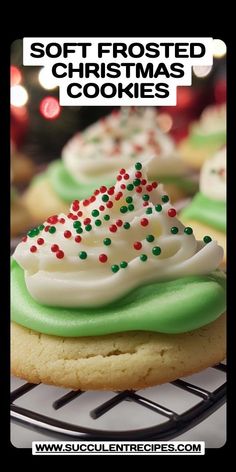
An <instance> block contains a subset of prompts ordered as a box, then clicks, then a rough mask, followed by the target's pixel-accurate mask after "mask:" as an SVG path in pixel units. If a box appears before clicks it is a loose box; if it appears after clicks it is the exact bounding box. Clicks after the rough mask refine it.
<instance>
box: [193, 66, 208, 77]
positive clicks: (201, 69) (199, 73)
mask: <svg viewBox="0 0 236 472" xmlns="http://www.w3.org/2000/svg"><path fill="white" fill-rule="evenodd" d="M211 70H212V66H193V72H194V74H195V75H196V77H198V78H204V77H206V76H207V75H208V74H210V72H211Z"/></svg>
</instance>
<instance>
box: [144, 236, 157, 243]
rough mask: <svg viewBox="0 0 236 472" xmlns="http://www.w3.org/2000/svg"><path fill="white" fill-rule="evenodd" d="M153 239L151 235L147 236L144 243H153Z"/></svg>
mask: <svg viewBox="0 0 236 472" xmlns="http://www.w3.org/2000/svg"><path fill="white" fill-rule="evenodd" d="M154 239H155V237H154V236H153V234H149V235H148V236H147V237H146V241H147V242H148V243H152V242H153V241H154Z"/></svg>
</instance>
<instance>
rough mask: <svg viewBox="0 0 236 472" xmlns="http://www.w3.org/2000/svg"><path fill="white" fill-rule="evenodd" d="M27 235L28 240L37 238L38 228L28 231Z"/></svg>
mask: <svg viewBox="0 0 236 472" xmlns="http://www.w3.org/2000/svg"><path fill="white" fill-rule="evenodd" d="M27 234H28V236H29V237H30V238H34V236H37V235H38V234H39V229H38V228H33V229H31V230H30V231H28V233H27Z"/></svg>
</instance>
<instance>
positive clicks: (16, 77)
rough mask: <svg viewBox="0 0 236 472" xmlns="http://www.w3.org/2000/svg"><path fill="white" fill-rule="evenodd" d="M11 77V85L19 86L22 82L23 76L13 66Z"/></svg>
mask: <svg viewBox="0 0 236 472" xmlns="http://www.w3.org/2000/svg"><path fill="white" fill-rule="evenodd" d="M10 76H11V85H19V84H20V83H21V80H22V74H21V71H20V69H18V67H16V66H11V68H10Z"/></svg>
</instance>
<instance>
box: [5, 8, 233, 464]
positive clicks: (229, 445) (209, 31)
mask: <svg viewBox="0 0 236 472" xmlns="http://www.w3.org/2000/svg"><path fill="white" fill-rule="evenodd" d="M218 8H219V6H218V7H216V9H217V10H218ZM223 8H224V7H223ZM220 13H221V12H220ZM45 14H46V15H47V13H45ZM159 21H160V18H159ZM163 21H164V22H165V21H166V18H163ZM213 21H214V19H213V17H212V18H211V20H210V22H209V25H208V28H205V32H204V33H203V32H201V34H199V30H198V29H197V30H196V31H197V33H196V34H194V31H193V29H192V28H191V27H190V28H189V29H190V31H189V33H190V34H189V35H187V34H186V33H185V34H183V33H182V30H179V29H178V28H177V29H178V31H175V34H174V31H173V29H172V30H171V34H170V33H169V32H168V31H165V33H164V34H163V33H162V34H161V32H160V28H159V27H158V25H157V27H156V28H153V27H152V28H151V27H150V31H148V34H146V35H144V34H142V36H146V37H150V36H159V37H160V36H166V37H167V36H168V37H169V36H170V37H171V36H173V37H174V36H179V37H180V36H182V37H188V36H192V37H197V36H199V37H200V36H201V37H202V36H212V37H218V38H221V39H223V40H224V41H225V43H226V44H227V119H228V125H227V150H228V170H227V174H228V176H227V179H228V200H227V207H228V208H227V216H228V237H227V239H228V254H230V256H229V257H228V264H227V265H228V320H227V332H228V401H227V403H228V408H227V441H226V444H225V445H224V446H223V447H222V448H219V449H207V450H206V456H207V455H210V456H212V455H213V454H214V455H215V454H216V455H217V457H219V455H221V456H222V455H226V454H227V453H228V452H229V451H230V450H231V449H232V450H233V429H234V422H233V415H234V395H233V393H234V392H233V373H234V359H235V357H234V352H233V351H234V347H235V344H236V343H235V333H236V329H235V326H236V320H235V313H234V311H233V308H232V305H231V303H232V302H231V303H230V296H232V292H233V290H234V278H233V277H234V274H233V270H234V269H233V267H234V261H235V260H236V255H235V254H234V253H235V241H236V238H235V236H234V234H233V233H234V232H235V224H234V213H235V208H234V206H235V204H234V201H235V199H234V195H233V189H234V186H235V182H234V167H233V164H234V160H235V156H236V140H235V122H236V117H235V116H233V114H234V115H235V107H234V96H235V93H234V92H235V83H234V80H235V79H234V74H233V64H234V58H235V50H234V49H235V48H234V47H233V44H234V39H233V38H232V39H230V37H229V33H228V34H227V33H224V28H223V18H222V27H221V28H218V31H217V32H216V31H213V28H211V24H212V22H213ZM133 22H134V24H135V20H134V19H133ZM157 23H158V22H157ZM126 25H127V23H126ZM126 25H125V26H126ZM142 25H143V21H142ZM129 26H130V25H129ZM138 26H140V28H139V27H138V28H137V30H136V33H135V34H133V35H130V34H125V33H122V34H121V31H120V29H119V28H118V29H117V28H116V30H117V34H116V33H115V31H114V28H113V27H111V28H110V30H111V31H110V32H111V34H110V35H109V34H103V31H102V30H101V29H100V28H97V30H98V29H99V31H98V34H95V31H94V30H93V34H92V35H91V36H98V37H99V36H104V37H109V36H117V37H119V36H127V37H128V36H130V37H132V36H141V34H140V32H143V29H142V27H141V25H138ZM63 29H64V28H63ZM195 29H196V28H195ZM126 30H127V33H130V31H129V27H128V28H126ZM151 30H152V31H151ZM74 31H76V32H75V33H74V34H72V33H71V31H70V34H68V35H66V33H64V31H63V36H65V37H70V36H73V35H74V36H76V35H78V32H79V36H80V37H82V36H84V37H86V36H88V32H86V34H82V31H81V27H80V25H79V24H78V28H74ZM168 33H169V34H168ZM23 36H34V37H37V36H38V37H40V36H44V37H45V36H48V37H53V36H52V34H51V33H50V34H43V35H42V33H41V34H37V32H35V31H31V32H27V33H26V31H24V32H23V33H20V32H18V33H17V34H15V33H13V34H10V35H9V36H8V37H5V38H4V41H2V45H4V50H3V53H2V54H1V74H0V79H1V82H2V83H1V87H0V91H1V95H2V96H1V101H0V106H2V112H1V117H2V118H1V120H0V126H1V128H2V129H1V136H2V137H4V139H1V140H0V144H1V146H2V150H1V151H2V152H1V156H2V166H3V167H2V168H3V171H2V182H1V190H2V199H1V202H2V205H1V210H2V211H1V213H2V217H1V223H2V224H1V231H0V237H1V239H2V244H1V246H0V247H1V248H2V255H3V256H4V257H3V262H2V264H1V269H2V270H1V276H2V284H1V287H2V297H3V300H4V308H3V309H2V320H1V321H2V322H1V325H2V326H1V330H0V336H1V338H2V339H1V352H2V353H3V355H2V356H1V358H2V360H1V362H0V369H1V377H0V378H1V380H2V382H1V383H2V387H1V405H2V409H1V427H2V431H4V435H3V436H2V441H3V442H2V448H1V449H2V451H3V450H4V451H5V452H8V453H9V452H10V454H11V455H12V454H14V456H18V457H19V456H22V455H25V454H27V455H29V454H30V455H31V450H30V449H23V448H22V449H18V448H15V447H14V446H13V445H12V444H11V443H10V408H9V392H10V348H9V339H10V329H9V311H10V310H9V300H10V264H9V255H10V244H9V242H10V159H9V156H10V139H9V138H10V132H9V131H10V126H9V124H10V106H9V103H10V90H9V83H10V80H9V79H10V77H9V69H10V46H11V43H12V42H13V41H15V40H16V39H19V38H21V37H23ZM55 36H60V35H59V34H55ZM5 248H9V252H8V251H7V250H6V249H5ZM232 299H233V297H232ZM231 311H232V313H230V312H231Z"/></svg>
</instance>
